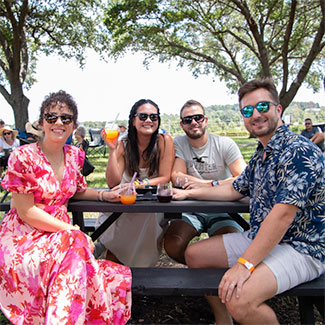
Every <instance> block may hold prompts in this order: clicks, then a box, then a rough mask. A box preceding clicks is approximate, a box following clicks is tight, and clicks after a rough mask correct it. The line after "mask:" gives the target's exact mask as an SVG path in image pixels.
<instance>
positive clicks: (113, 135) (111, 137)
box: [105, 130, 120, 145]
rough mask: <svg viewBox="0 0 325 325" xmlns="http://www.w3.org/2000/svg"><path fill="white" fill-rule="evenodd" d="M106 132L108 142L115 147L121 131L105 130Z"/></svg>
mask: <svg viewBox="0 0 325 325" xmlns="http://www.w3.org/2000/svg"><path fill="white" fill-rule="evenodd" d="M105 132H106V139H107V141H108V142H109V143H110V144H112V145H114V144H115V142H116V139H117V138H118V136H119V134H120V131H119V130H105Z"/></svg>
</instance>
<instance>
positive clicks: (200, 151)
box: [164, 100, 246, 264]
mask: <svg viewBox="0 0 325 325" xmlns="http://www.w3.org/2000/svg"><path fill="white" fill-rule="evenodd" d="M180 118H181V121H180V125H181V128H182V129H183V131H184V132H185V134H186V135H183V136H178V137H176V138H175V139H174V145H175V155H176V158H175V162H174V166H173V170H172V181H173V183H174V185H175V186H176V187H177V186H179V185H181V186H182V187H183V188H184V189H191V188H199V187H210V188H211V187H213V186H218V185H219V184H223V183H224V182H226V181H232V180H234V178H236V177H237V176H239V175H240V174H241V173H242V172H243V170H244V169H245V167H246V163H245V161H244V159H243V156H242V154H241V152H240V150H239V148H238V146H237V145H236V143H235V142H234V141H233V140H232V139H230V138H228V137H223V136H219V135H215V134H209V133H207V131H206V128H207V125H208V118H207V117H206V116H205V110H204V107H203V106H202V105H201V104H200V103H199V102H197V101H195V100H189V101H187V102H186V103H185V104H184V105H183V107H182V108H181V111H180ZM185 180H187V181H185ZM179 181H180V182H181V184H178V183H179ZM238 231H242V228H241V227H240V226H239V225H238V224H237V223H236V222H235V221H234V220H233V219H232V218H231V217H230V216H229V215H228V214H226V213H183V214H182V218H181V219H175V220H172V221H171V224H170V226H169V227H168V229H167V232H166V234H165V238H164V247H165V250H166V252H167V254H168V255H169V256H170V257H171V258H173V259H174V260H176V261H177V262H179V263H183V264H185V257H184V253H185V249H186V247H187V245H188V243H189V242H190V241H191V240H192V239H193V238H194V237H195V236H199V235H201V233H203V232H207V233H208V234H209V236H214V235H220V234H224V233H227V232H238Z"/></svg>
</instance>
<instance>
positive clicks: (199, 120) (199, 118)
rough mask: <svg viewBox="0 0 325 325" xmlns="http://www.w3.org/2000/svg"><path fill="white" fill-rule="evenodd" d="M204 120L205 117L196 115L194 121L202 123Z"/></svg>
mask: <svg viewBox="0 0 325 325" xmlns="http://www.w3.org/2000/svg"><path fill="white" fill-rule="evenodd" d="M203 118H204V115H201V114H198V115H194V116H193V119H194V120H195V122H201V121H202V120H203Z"/></svg>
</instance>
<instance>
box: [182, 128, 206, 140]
mask: <svg viewBox="0 0 325 325" xmlns="http://www.w3.org/2000/svg"><path fill="white" fill-rule="evenodd" d="M206 128H207V127H206V126H204V127H202V126H200V129H199V130H197V131H195V132H191V131H192V129H191V128H189V129H188V130H184V129H183V130H184V132H185V134H186V135H187V136H188V137H189V138H190V139H199V138H201V137H203V135H204V134H205V131H206Z"/></svg>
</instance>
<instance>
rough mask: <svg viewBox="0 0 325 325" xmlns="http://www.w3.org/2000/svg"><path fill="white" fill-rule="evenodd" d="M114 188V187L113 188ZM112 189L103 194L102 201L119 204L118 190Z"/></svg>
mask: <svg viewBox="0 0 325 325" xmlns="http://www.w3.org/2000/svg"><path fill="white" fill-rule="evenodd" d="M115 188H116V186H115ZM115 188H114V189H113V190H111V191H109V192H104V193H103V200H104V201H107V202H120V197H121V195H120V189H119V188H118V189H115Z"/></svg>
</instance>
